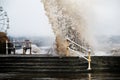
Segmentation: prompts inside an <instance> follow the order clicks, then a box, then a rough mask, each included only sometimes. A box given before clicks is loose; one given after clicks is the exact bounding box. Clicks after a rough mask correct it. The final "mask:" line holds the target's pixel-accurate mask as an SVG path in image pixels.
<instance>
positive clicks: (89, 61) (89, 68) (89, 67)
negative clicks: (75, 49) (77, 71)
mask: <svg viewBox="0 0 120 80" xmlns="http://www.w3.org/2000/svg"><path fill="white" fill-rule="evenodd" d="M90 53H91V51H90V49H89V50H88V70H91V56H90Z"/></svg>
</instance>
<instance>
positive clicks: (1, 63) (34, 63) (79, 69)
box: [0, 56, 89, 74]
mask: <svg viewBox="0 0 120 80" xmlns="http://www.w3.org/2000/svg"><path fill="white" fill-rule="evenodd" d="M86 72H89V71H88V70H87V61H85V60H84V59H82V58H81V59H80V58H79V57H62V58H59V57H39V56H37V57H29V56H4V57H0V73H21V74H22V73H32V74H33V73H47V74H49V73H50V74H51V73H86Z"/></svg>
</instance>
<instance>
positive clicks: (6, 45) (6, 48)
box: [6, 40, 8, 55]
mask: <svg viewBox="0 0 120 80" xmlns="http://www.w3.org/2000/svg"><path fill="white" fill-rule="evenodd" d="M6 55H8V41H7V40H6Z"/></svg>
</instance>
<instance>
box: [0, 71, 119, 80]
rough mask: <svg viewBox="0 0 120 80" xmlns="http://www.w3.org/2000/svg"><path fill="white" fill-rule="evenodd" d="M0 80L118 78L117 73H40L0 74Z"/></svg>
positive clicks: (98, 79) (107, 79) (117, 79)
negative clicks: (50, 74)
mask: <svg viewBox="0 0 120 80" xmlns="http://www.w3.org/2000/svg"><path fill="white" fill-rule="evenodd" d="M0 80H120V74H119V73H104V72H103V73H82V74H72V73H71V74H69V75H65V74H64V73H63V75H62V74H60V75H56V76H49V75H47V76H45V75H41V74H17V73H16V74H15V73H14V74H13V73H9V74H8V73H7V74H5V73H4V74H2V73H1V74H0Z"/></svg>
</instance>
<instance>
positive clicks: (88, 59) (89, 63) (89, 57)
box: [66, 38, 91, 70]
mask: <svg viewBox="0 0 120 80" xmlns="http://www.w3.org/2000/svg"><path fill="white" fill-rule="evenodd" d="M66 39H67V40H68V41H70V42H72V43H73V44H75V45H77V46H78V47H80V48H82V49H84V50H85V51H87V52H88V58H86V57H85V56H82V55H80V54H79V53H78V52H77V51H75V50H73V49H71V48H69V47H68V49H69V50H71V51H73V52H75V53H76V54H77V55H79V57H82V58H84V59H85V60H87V61H88V70H91V56H90V53H91V51H90V49H86V48H85V47H83V46H81V45H79V44H77V43H76V42H74V41H72V40H71V39H69V38H66Z"/></svg>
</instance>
